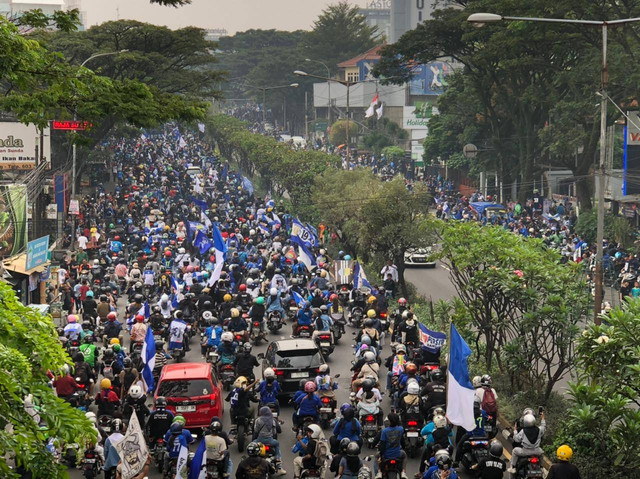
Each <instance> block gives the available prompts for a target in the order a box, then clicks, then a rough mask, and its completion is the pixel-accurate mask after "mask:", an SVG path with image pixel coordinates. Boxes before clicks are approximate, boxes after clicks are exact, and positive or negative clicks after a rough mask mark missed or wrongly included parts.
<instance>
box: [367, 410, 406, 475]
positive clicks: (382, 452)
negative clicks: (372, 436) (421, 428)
mask: <svg viewBox="0 0 640 479" xmlns="http://www.w3.org/2000/svg"><path fill="white" fill-rule="evenodd" d="M387 420H388V421H389V425H388V426H387V427H385V428H384V429H383V430H382V432H381V433H380V439H379V441H378V453H377V454H376V459H377V460H376V461H375V462H374V466H375V469H376V479H381V478H382V472H381V471H380V466H381V464H382V461H383V460H385V461H386V460H391V459H395V460H396V461H400V463H401V467H402V477H403V479H406V478H407V473H406V469H405V468H406V462H407V455H406V453H405V452H404V451H403V450H402V436H403V435H404V428H403V427H402V425H401V424H400V416H398V414H396V413H395V412H392V413H389V416H387Z"/></svg>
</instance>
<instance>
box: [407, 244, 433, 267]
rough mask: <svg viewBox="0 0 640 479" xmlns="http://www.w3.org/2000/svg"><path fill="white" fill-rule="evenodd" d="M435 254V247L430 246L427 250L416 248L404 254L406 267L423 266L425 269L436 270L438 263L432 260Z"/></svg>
mask: <svg viewBox="0 0 640 479" xmlns="http://www.w3.org/2000/svg"><path fill="white" fill-rule="evenodd" d="M432 254H433V247H432V246H428V247H426V248H416V249H410V250H407V251H405V253H404V265H405V266H422V267H425V268H435V267H436V262H435V261H434V260H433V259H431V258H430V256H431V255H432Z"/></svg>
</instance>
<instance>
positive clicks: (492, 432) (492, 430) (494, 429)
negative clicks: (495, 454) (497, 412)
mask: <svg viewBox="0 0 640 479" xmlns="http://www.w3.org/2000/svg"><path fill="white" fill-rule="evenodd" d="M484 432H485V433H487V436H489V439H493V438H494V437H496V434H498V425H497V419H496V417H495V416H493V415H491V414H489V416H488V417H487V420H486V421H485V424H484Z"/></svg>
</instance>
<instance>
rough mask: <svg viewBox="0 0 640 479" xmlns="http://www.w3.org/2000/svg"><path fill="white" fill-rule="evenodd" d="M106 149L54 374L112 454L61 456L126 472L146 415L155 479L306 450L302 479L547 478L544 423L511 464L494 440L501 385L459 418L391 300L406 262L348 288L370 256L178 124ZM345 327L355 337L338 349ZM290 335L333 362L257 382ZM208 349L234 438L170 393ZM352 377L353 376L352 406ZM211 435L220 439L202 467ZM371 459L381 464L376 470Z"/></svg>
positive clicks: (440, 371)
mask: <svg viewBox="0 0 640 479" xmlns="http://www.w3.org/2000/svg"><path fill="white" fill-rule="evenodd" d="M102 147H103V148H104V149H106V150H108V151H110V152H111V153H112V154H113V158H114V160H113V167H112V171H111V174H112V180H113V181H112V184H108V185H107V184H105V185H103V187H101V188H98V189H97V190H96V192H95V194H92V195H89V196H87V197H86V198H85V199H84V200H83V201H82V202H81V207H80V215H79V217H78V219H77V224H76V230H75V231H74V232H73V246H74V250H75V251H74V252H73V253H71V254H69V255H68V257H66V258H65V260H64V261H63V262H62V264H61V265H60V268H59V269H58V273H57V275H58V278H57V279H58V285H57V291H55V290H54V289H53V288H52V290H51V291H50V295H49V299H53V298H54V297H55V295H56V294H57V293H58V294H60V295H61V297H62V302H63V308H64V310H65V311H67V312H68V315H67V316H66V317H65V321H64V324H63V325H61V327H60V329H59V335H60V341H61V342H62V344H63V345H64V347H65V348H66V349H67V350H68V352H69V355H70V356H71V357H72V359H73V361H74V366H73V367H71V368H69V369H68V370H67V371H66V374H64V375H62V376H61V377H53V376H52V387H54V388H55V390H56V393H57V395H58V396H59V397H61V398H64V399H65V400H66V401H69V402H70V403H71V404H72V405H73V406H74V407H78V408H81V409H82V410H84V411H86V416H87V418H89V419H90V421H91V422H92V423H93V425H94V427H95V429H96V432H97V434H98V441H97V442H96V443H94V444H89V445H88V447H87V448H86V449H84V450H82V451H81V452H79V453H78V454H79V457H75V456H74V454H75V452H74V450H73V449H72V448H70V447H69V448H67V447H63V446H61V445H60V444H59V443H57V442H56V441H54V440H53V438H52V439H50V440H49V443H48V446H49V448H50V450H51V453H52V454H53V455H54V456H55V458H56V459H57V460H59V461H76V460H77V462H78V464H81V465H82V466H81V467H83V468H84V469H83V470H84V471H93V472H92V473H95V474H96V475H97V474H98V473H99V472H101V471H103V472H104V474H105V477H107V478H109V477H120V474H121V469H122V468H123V467H124V468H126V467H127V466H128V461H129V460H130V455H127V454H125V455H124V456H123V455H122V454H120V453H119V451H121V449H119V447H120V446H119V444H121V442H124V441H123V438H124V437H125V435H126V430H127V428H128V427H130V426H131V421H133V420H134V419H135V421H137V422H138V423H139V424H140V427H141V428H142V430H143V431H144V434H145V438H146V440H147V442H148V445H149V448H150V450H151V454H150V456H149V459H148V460H147V463H146V464H145V465H144V469H143V470H142V471H141V472H140V473H139V474H138V475H137V476H135V477H140V478H142V477H144V476H146V475H147V474H148V472H149V470H150V469H151V468H154V467H155V468H157V469H158V470H159V471H162V472H163V473H164V475H165V476H164V477H171V478H173V477H178V476H177V474H180V473H183V472H184V473H186V470H187V468H190V469H191V472H190V474H191V475H190V476H189V477H193V478H196V477H199V478H213V477H229V476H232V475H235V477H236V478H237V479H258V478H266V477H267V476H269V475H284V474H286V471H285V470H284V467H283V462H282V460H281V457H282V454H281V450H282V448H283V447H292V448H293V451H294V452H295V453H296V459H295V460H294V462H293V477H294V478H295V479H300V478H302V477H323V478H324V477H326V475H327V474H333V475H335V476H336V477H338V476H339V477H343V478H345V479H355V478H357V477H363V478H364V477H373V475H376V476H377V477H385V478H388V477H395V478H399V477H406V470H407V463H408V462H409V460H410V459H413V458H419V465H418V470H419V473H418V476H420V477H423V478H424V479H445V478H450V479H454V478H455V477H457V472H456V469H458V468H464V469H466V470H468V471H472V472H473V473H476V474H479V477H481V478H483V479H493V478H499V477H503V474H504V473H505V471H506V470H507V469H509V472H511V473H512V474H513V475H514V477H527V476H526V475H525V474H526V473H527V471H529V470H530V469H535V468H536V467H537V468H539V467H540V464H541V462H540V459H541V455H542V450H541V449H540V444H541V441H542V438H543V436H544V432H545V419H544V412H543V411H533V410H531V409H527V410H525V411H523V413H522V417H521V419H520V420H519V421H518V423H517V424H516V428H515V432H516V433H515V435H514V438H513V441H514V446H515V447H514V449H513V456H512V459H511V462H510V463H507V461H506V460H505V459H504V458H503V445H502V444H501V442H500V441H498V440H496V439H494V438H495V436H496V434H497V433H498V429H497V415H498V394H497V393H496V391H495V390H494V389H493V387H492V382H491V378H490V376H488V375H485V376H482V377H476V378H473V387H474V388H475V396H474V402H473V416H474V418H475V423H474V426H473V427H472V428H470V429H468V430H465V429H463V428H462V427H453V425H452V424H451V423H450V422H449V420H448V416H447V414H446V411H447V400H448V396H447V387H446V382H445V379H446V371H447V366H446V364H445V361H444V360H445V358H444V356H445V355H444V354H442V355H441V354H440V348H441V345H438V346H437V347H435V346H434V345H432V344H430V343H428V342H426V341H425V340H424V337H423V334H424V333H423V331H422V330H421V328H420V325H419V318H417V317H416V316H415V315H414V313H413V311H412V308H411V306H410V305H409V304H408V302H407V300H406V299H404V298H397V297H396V298H397V299H396V298H394V297H393V296H394V292H393V291H392V290H391V289H390V288H391V286H392V284H393V280H394V277H393V275H394V272H395V275H396V276H397V271H396V270H395V267H394V266H393V265H392V264H388V265H387V266H386V267H385V269H384V270H383V271H382V278H381V280H380V281H376V280H372V283H373V284H370V283H368V282H366V280H364V281H363V279H362V277H361V278H360V279H359V280H358V279H357V278H352V279H349V280H346V281H345V280H341V279H340V278H341V277H340V276H339V275H336V274H334V273H335V268H334V265H335V264H336V263H338V264H340V263H343V262H346V263H347V264H351V265H352V264H353V262H354V260H353V259H352V258H351V257H350V256H349V255H348V254H345V253H344V252H342V251H339V252H337V253H335V254H334V255H333V256H334V257H330V256H329V252H328V251H327V249H326V247H325V245H323V244H322V243H321V242H319V238H318V236H317V233H316V231H315V229H314V228H313V226H312V225H308V224H306V225H304V224H303V223H301V222H300V221H299V220H298V219H297V218H295V217H293V216H291V215H290V214H288V213H287V212H285V211H283V210H282V209H281V208H280V207H279V205H278V204H277V203H276V202H275V201H274V200H273V199H270V198H268V197H267V198H260V197H258V196H257V194H256V192H255V191H254V190H253V185H252V184H251V182H250V181H248V180H247V179H246V178H244V177H242V176H241V175H240V174H238V173H236V172H234V171H232V169H230V167H229V164H228V163H227V162H224V161H221V160H219V159H218V158H217V157H216V156H215V154H214V152H213V151H212V149H211V147H210V146H209V145H207V144H206V143H205V142H204V141H203V140H202V138H201V135H199V134H198V133H190V132H186V131H182V130H180V129H178V128H177V127H174V126H171V127H169V126H167V127H165V128H164V129H163V130H160V131H155V132H149V133H146V134H145V135H142V136H141V137H140V138H137V139H134V140H124V139H121V138H117V137H113V138H111V139H110V140H108V141H107V142H105V144H104V145H103V146H102ZM439 184H440V185H444V188H445V190H446V189H447V187H448V186H447V184H446V183H444V184H443V183H442V182H440V183H439ZM461 204H463V202H461ZM456 206H457V205H456ZM442 210H444V209H443V208H442ZM567 214H569V215H570V214H571V213H570V212H567ZM518 221H523V220H518ZM527 226H528V225H527ZM561 231H562V230H561ZM558 234H560V232H558ZM567 241H568V242H571V237H570V236H569V237H568V238H567ZM385 279H388V280H390V281H391V283H388V282H383V280H385ZM346 327H347V328H350V329H353V331H354V338H355V339H353V341H351V340H346V338H343V339H342V341H340V338H342V337H343V335H344V334H345V328H346ZM289 328H291V329H290V332H291V334H290V337H291V338H294V339H295V340H299V341H302V340H306V341H310V342H311V344H312V346H308V347H312V348H313V351H314V352H312V353H309V354H310V355H311V356H312V358H315V359H313V360H315V361H317V362H318V363H317V367H316V366H314V367H313V370H312V371H311V372H310V373H309V374H305V373H303V374H302V376H296V375H295V373H291V372H289V371H286V368H287V364H288V363H291V362H292V361H293V359H292V358H291V357H289V358H288V359H287V358H285V359H286V360H284V361H281V362H280V363H278V364H272V363H270V364H268V365H266V366H268V367H265V365H264V364H263V367H262V368H261V374H256V373H255V371H256V368H257V367H259V366H260V364H261V363H260V361H259V360H262V361H267V360H270V359H269V354H267V356H266V357H265V356H263V355H260V356H259V357H256V355H254V354H253V352H252V351H253V347H254V346H255V345H256V344H258V343H259V342H262V341H265V342H270V341H271V338H273V337H275V336H272V333H276V334H283V333H284V334H286V335H287V336H289ZM280 330H282V331H283V333H279V331H280ZM292 340H293V339H292ZM345 342H346V343H350V342H353V344H352V345H351V344H344V343H345ZM300 344H303V343H300ZM304 344H307V343H304ZM296 347H299V346H296ZM192 348H195V349H196V353H197V352H199V353H200V355H199V357H200V360H199V362H200V363H201V364H205V365H207V367H209V368H211V369H210V370H211V371H213V372H215V377H216V378H218V379H219V380H220V384H221V385H222V386H224V389H225V390H228V393H227V394H226V396H225V397H224V398H220V399H224V400H225V402H226V403H228V407H229V410H230V416H231V421H232V429H231V431H229V432H225V431H224V430H223V427H222V422H223V419H222V417H221V416H219V415H216V414H219V412H218V413H213V409H211V410H209V411H211V412H210V413H209V416H208V417H207V424H206V425H200V424H199V425H198V426H197V427H195V426H194V424H195V423H194V422H193V421H194V415H193V414H191V412H190V411H193V410H195V409H196V407H197V406H193V409H189V407H190V406H189V407H187V408H186V409H179V408H180V406H179V404H181V403H180V402H178V401H179V399H177V398H176V397H175V396H178V398H179V397H180V396H181V394H187V392H186V390H185V391H175V390H172V388H168V387H164V388H163V380H164V379H163V378H165V376H164V375H165V374H168V373H167V372H168V371H169V370H170V369H171V367H172V366H174V365H179V364H180V362H181V361H183V360H184V358H185V355H186V354H187V353H189V351H190V350H191V349H192ZM336 348H352V349H353V351H354V353H353V361H352V363H351V367H350V368H349V365H346V366H343V365H340V364H336V365H331V366H330V363H331V361H330V359H329V358H330V355H331V354H332V352H333V351H334V349H336ZM270 349H271V345H270ZM189 354H190V355H193V354H194V353H193V352H191V353H189ZM283 354H284V353H283ZM185 364H186V363H185ZM336 373H340V374H342V375H343V376H348V377H350V378H351V382H350V396H349V400H348V401H347V402H344V403H343V404H341V405H338V403H337V398H336V388H337V387H338V384H337V382H336V381H335V376H336V375H337V374H336ZM185 374H186V373H185ZM332 374H333V376H332ZM260 376H261V377H260ZM167 377H168V376H167ZM297 377H303V379H293V378H297ZM214 387H215V386H214ZM189 394H191V393H189ZM383 394H384V395H385V396H386V397H387V398H388V399H386V400H385V399H383ZM387 401H388V402H387ZM196 403H198V401H193V404H196ZM213 403H214V399H211V404H212V405H213ZM188 404H192V403H188ZM254 404H255V405H256V406H255V407H254ZM288 404H292V405H293V408H292V414H291V419H288V418H285V410H284V407H285V406H286V405H288ZM256 410H257V411H258V414H257V415H256V412H255V411H256ZM182 411H184V412H182ZM218 411H221V409H219V410H218ZM285 427H290V428H292V429H293V430H294V431H295V432H296V439H295V443H294V444H281V443H280V442H279V440H278V435H279V434H281V432H282V430H283V428H285ZM196 429H197V430H198V431H203V434H204V437H203V439H202V440H201V441H200V443H199V444H198V446H197V451H196V452H195V455H193V451H192V454H191V456H188V455H187V453H188V451H189V446H190V445H191V444H194V447H195V438H194V435H193V434H192V432H195V430H196ZM245 439H246V440H247V442H248V444H247V445H246V452H247V454H248V457H246V458H243V459H241V460H240V461H239V462H238V463H234V461H232V458H231V454H230V447H231V445H232V444H236V443H237V444H238V447H239V448H241V447H244V441H245ZM241 444H242V446H241ZM365 446H368V447H370V448H375V450H376V451H377V452H376V453H375V457H374V459H373V460H372V461H371V464H370V463H369V462H367V461H366V460H365V459H366V458H365V453H364V451H363V448H364V447H365ZM203 458H206V459H203ZM558 458H559V460H560V462H559V464H558V467H557V469H556V475H555V476H552V477H556V478H570V477H579V476H576V475H568V474H570V473H571V474H574V473H576V471H574V469H572V468H573V466H572V465H571V464H570V462H569V461H570V459H571V449H570V448H569V447H568V446H563V447H562V448H560V449H558ZM371 469H373V471H371ZM194 471H195V472H194ZM562 471H565V472H562ZM85 477H94V476H85ZM180 477H183V476H180Z"/></svg>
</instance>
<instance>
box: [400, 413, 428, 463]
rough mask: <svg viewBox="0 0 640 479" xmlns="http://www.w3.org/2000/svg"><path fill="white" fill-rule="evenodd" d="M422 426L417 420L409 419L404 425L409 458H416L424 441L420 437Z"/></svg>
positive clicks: (406, 449)
mask: <svg viewBox="0 0 640 479" xmlns="http://www.w3.org/2000/svg"><path fill="white" fill-rule="evenodd" d="M421 428H422V425H421V424H420V421H418V420H417V419H409V420H408V421H407V422H406V423H405V425H404V444H405V451H406V452H407V456H409V457H416V456H417V455H418V451H420V449H421V448H422V445H423V444H424V441H423V440H422V438H421V437H420V429H421Z"/></svg>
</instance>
